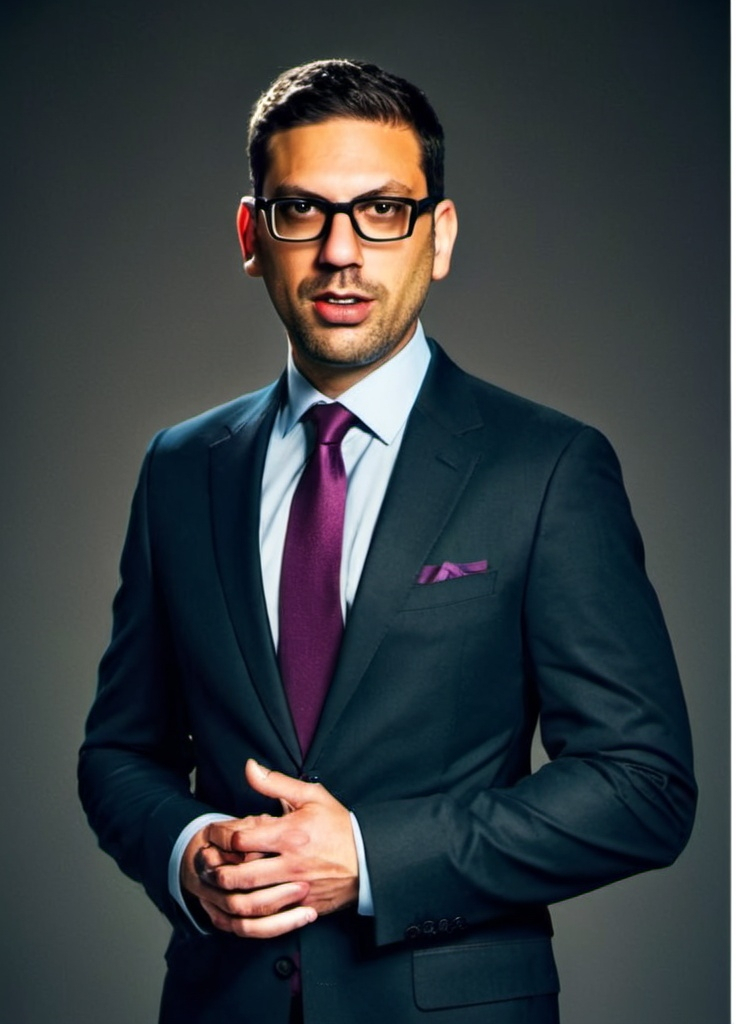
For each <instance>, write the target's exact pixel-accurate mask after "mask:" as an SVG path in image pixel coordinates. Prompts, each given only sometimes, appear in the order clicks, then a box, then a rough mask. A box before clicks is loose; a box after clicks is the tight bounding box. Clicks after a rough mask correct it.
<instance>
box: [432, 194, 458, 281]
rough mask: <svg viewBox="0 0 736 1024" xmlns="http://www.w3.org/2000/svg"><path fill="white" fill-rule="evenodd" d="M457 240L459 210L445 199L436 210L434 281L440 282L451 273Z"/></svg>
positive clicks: (450, 201)
mask: <svg viewBox="0 0 736 1024" xmlns="http://www.w3.org/2000/svg"><path fill="white" fill-rule="evenodd" d="M456 238H457V210H456V209H455V204H454V203H453V201H452V200H451V199H443V200H442V202H441V203H438V204H437V206H436V207H435V210H434V264H433V265H432V280H433V281H440V280H442V278H443V277H446V276H447V274H448V273H449V272H450V260H451V259H452V249H453V246H454V245H455V239H456Z"/></svg>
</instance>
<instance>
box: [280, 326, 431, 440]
mask: <svg viewBox="0 0 736 1024" xmlns="http://www.w3.org/2000/svg"><path fill="white" fill-rule="evenodd" d="M429 361H430V351H429V345H428V344H427V339H426V337H425V334H424V330H423V328H422V325H421V323H419V322H417V329H416V331H415V332H414V334H413V335H412V338H411V340H410V341H409V342H408V344H406V345H404V347H403V348H402V349H401V350H400V351H399V352H398V353H397V354H396V355H395V356H393V357H392V358H391V359H387V360H386V362H385V363H383V365H382V366H379V367H378V369H377V370H373V372H372V373H369V374H366V376H365V377H363V378H362V380H359V381H358V383H357V384H354V385H353V386H352V387H351V388H348V390H347V391H344V392H343V393H342V394H341V395H340V397H339V399H338V401H339V402H340V403H341V404H342V405H344V406H345V408H346V409H349V410H350V412H352V413H354V415H355V416H357V417H358V419H359V420H361V422H362V423H364V424H365V425H366V427H367V428H368V429H369V430H370V431H371V432H372V433H373V434H375V435H376V437H378V438H379V439H380V440H381V441H383V443H384V444H391V442H392V441H393V439H394V438H395V437H396V435H397V434H398V432H399V430H401V428H402V427H403V425H404V424H405V423H406V420H407V419H408V417H409V413H410V412H411V410H412V407H413V405H414V402H415V401H416V397H417V395H418V393H419V389H420V387H421V386H422V381H423V380H424V375H425V374H426V372H427V367H428V366H429ZM286 374H287V388H288V397H287V400H286V404H285V405H284V407H283V408H282V409H281V411H280V413H279V423H278V426H277V429H279V430H280V432H281V436H282V437H286V435H287V434H288V433H289V432H290V431H291V430H293V428H294V426H295V425H296V424H297V423H298V422H299V420H300V419H301V418H302V416H303V415H304V413H305V412H306V411H307V409H309V407H310V406H312V405H315V404H316V403H317V402H326V403H330V402H332V401H333V399H331V398H327V396H326V395H323V394H322V392H321V391H317V389H316V388H314V387H312V385H311V384H310V383H309V381H308V380H307V379H306V377H304V376H303V375H302V374H301V373H300V372H299V370H297V368H296V366H295V365H294V360H293V358H292V355H291V351H290V352H289V360H288V364H287V368H286Z"/></svg>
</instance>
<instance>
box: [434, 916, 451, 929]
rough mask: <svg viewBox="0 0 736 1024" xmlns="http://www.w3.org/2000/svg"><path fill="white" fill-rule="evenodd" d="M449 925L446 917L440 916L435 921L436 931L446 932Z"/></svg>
mask: <svg viewBox="0 0 736 1024" xmlns="http://www.w3.org/2000/svg"><path fill="white" fill-rule="evenodd" d="M449 925H450V922H449V921H448V920H447V918H446V917H441V918H440V919H439V921H438V922H437V931H438V932H446V931H447V929H448V927H449Z"/></svg>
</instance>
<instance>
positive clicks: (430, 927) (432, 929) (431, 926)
mask: <svg viewBox="0 0 736 1024" xmlns="http://www.w3.org/2000/svg"><path fill="white" fill-rule="evenodd" d="M422 933H423V934H424V935H436V934H437V925H436V924H435V923H434V921H425V922H424V924H423V925H422Z"/></svg>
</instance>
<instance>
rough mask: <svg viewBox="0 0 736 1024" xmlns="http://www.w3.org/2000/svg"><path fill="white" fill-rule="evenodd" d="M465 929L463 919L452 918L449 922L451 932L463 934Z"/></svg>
mask: <svg viewBox="0 0 736 1024" xmlns="http://www.w3.org/2000/svg"><path fill="white" fill-rule="evenodd" d="M467 927H468V922H467V921H466V920H465V918H464V917H453V919H452V921H450V931H451V932H464V931H465V929H466V928H467Z"/></svg>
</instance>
